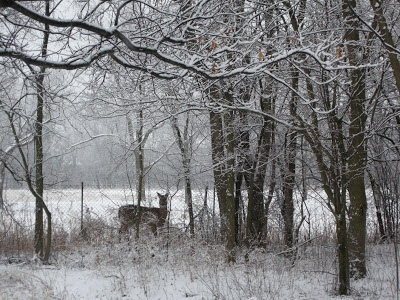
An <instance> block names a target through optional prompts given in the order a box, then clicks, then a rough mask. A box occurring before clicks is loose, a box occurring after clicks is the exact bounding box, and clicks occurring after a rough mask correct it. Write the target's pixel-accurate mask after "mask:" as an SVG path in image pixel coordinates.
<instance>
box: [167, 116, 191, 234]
mask: <svg viewBox="0 0 400 300" xmlns="http://www.w3.org/2000/svg"><path fill="white" fill-rule="evenodd" d="M171 125H172V130H173V131H174V134H175V137H176V143H177V144H178V148H179V150H180V152H181V158H182V166H183V176H184V181H185V202H186V204H187V206H188V211H189V232H190V236H191V237H194V214H193V199H192V184H191V180H190V178H191V176H190V149H189V147H190V146H189V144H190V143H189V136H188V135H189V133H188V130H189V115H188V116H187V119H186V125H185V130H184V136H183V137H182V134H181V131H180V129H179V127H178V123H177V119H176V118H175V117H172V119H171Z"/></svg>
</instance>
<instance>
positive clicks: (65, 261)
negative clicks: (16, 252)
mask: <svg viewBox="0 0 400 300" xmlns="http://www.w3.org/2000/svg"><path fill="white" fill-rule="evenodd" d="M170 192H171V193H170V195H171V197H172V199H171V205H172V212H171V220H170V222H171V225H172V227H170V229H169V232H167V231H161V232H160V233H159V235H158V236H157V237H154V236H153V235H152V234H151V233H149V232H146V231H145V230H144V231H142V234H141V238H140V239H139V240H135V239H134V238H131V240H130V241H122V242H121V241H119V240H118V237H117V236H116V234H115V232H116V229H117V228H118V220H117V219H116V214H117V208H118V206H119V205H123V204H126V203H131V202H132V195H131V194H130V193H133V194H135V193H134V192H132V191H127V190H116V189H101V190H99V189H85V191H84V207H85V220H86V221H90V220H89V219H88V217H89V216H92V217H93V219H92V221H91V222H89V223H87V224H89V225H88V226H87V230H88V231H90V232H91V233H92V235H90V236H92V237H94V238H93V239H92V240H90V241H89V242H88V241H82V240H80V239H77V238H76V236H75V238H72V237H71V236H73V235H74V234H75V235H76V228H79V222H80V204H81V203H80V191H79V190H74V189H70V190H68V189H65V190H48V191H46V194H45V201H46V203H47V204H48V206H49V209H50V210H51V211H52V213H53V217H54V219H53V221H54V229H55V230H61V229H63V230H64V231H65V232H69V233H70V236H69V237H68V235H66V237H65V239H66V240H65V241H64V240H63V239H62V238H63V237H58V239H61V240H58V239H57V238H56V240H55V241H54V245H55V249H54V250H53V253H52V259H51V265H41V264H40V263H38V262H37V261H36V260H34V259H31V257H32V254H31V253H28V254H25V255H26V256H24V254H20V256H19V257H17V258H14V259H11V260H13V261H14V262H13V263H9V261H10V257H9V256H7V257H5V256H4V257H1V256H0V299H139V300H140V299H193V300H200V299H229V300H230V299H233V300H234V299H240V300H245V299H249V300H261V299H310V300H311V299H393V298H395V296H396V272H395V263H394V262H395V258H394V249H393V245H390V244H389V245H368V246H367V250H368V252H367V259H368V262H367V267H368V275H367V277H366V278H365V279H362V280H358V281H354V282H352V284H351V296H348V297H339V296H337V293H336V290H335V288H336V285H337V269H336V268H337V258H336V255H335V251H336V250H335V249H336V246H335V241H334V239H333V238H332V237H333V236H334V222H333V217H332V214H331V213H330V212H329V211H328V209H327V208H326V205H325V204H324V201H323V199H324V198H325V197H324V194H323V193H322V192H321V191H310V192H309V197H308V200H307V210H308V211H310V212H311V214H310V215H309V216H308V217H309V218H308V219H307V220H308V222H309V223H308V224H304V226H303V229H302V235H301V236H302V237H303V235H304V236H307V235H308V234H309V235H310V236H311V237H312V238H313V240H312V241H310V242H305V243H301V246H300V248H299V251H298V254H297V257H296V261H295V264H294V265H292V260H291V259H289V258H285V257H284V256H283V255H280V254H279V253H280V252H281V251H282V250H283V248H282V246H280V244H278V243H277V244H274V236H273V234H271V236H270V237H269V239H270V240H271V241H270V243H269V245H268V246H267V247H266V249H265V250H262V251H261V250H257V251H253V252H251V253H249V261H248V262H246V261H245V259H244V257H245V251H246V249H245V248H244V247H243V248H240V249H238V252H237V263H236V264H227V263H226V262H225V256H224V254H225V251H224V246H223V245H221V244H215V243H214V244H213V243H206V242H205V241H204V240H201V239H194V240H191V239H189V238H188V236H187V234H185V233H184V232H183V231H182V228H183V226H184V225H187V214H186V213H185V210H184V207H185V203H184V194H183V192H182V191H178V192H177V193H174V192H172V191H170ZM5 195H6V197H7V198H6V199H7V205H8V209H9V210H10V211H12V212H13V216H14V218H15V219H16V221H18V222H20V224H24V225H26V226H27V227H26V228H31V229H30V230H32V226H33V207H34V199H33V198H32V196H31V195H30V194H29V192H28V191H23V190H6V193H5ZM193 196H194V204H195V205H194V207H195V210H196V213H197V212H198V211H199V210H200V209H201V207H202V201H203V199H204V195H203V194H202V193H201V192H200V191H197V192H195V193H194V195H193ZM299 197H300V196H299V195H296V199H297V198H299ZM210 198H211V197H210ZM369 198H371V197H370V196H369ZM209 200H210V199H209ZM295 204H296V211H297V212H298V211H299V210H300V209H299V205H300V203H299V202H298V199H297V200H296V202H295ZM146 205H148V206H158V200H157V197H156V191H150V193H149V195H148V197H147V202H146ZM211 207H212V203H209V208H211ZM87 211H89V212H90V215H89V216H88V215H87ZM216 214H218V212H216ZM185 215H186V216H185ZM369 215H370V217H369V222H368V223H369V227H368V228H369V229H368V230H369V232H370V233H372V232H374V231H375V230H376V224H374V221H373V220H374V212H373V205H372V204H371V205H370V211H369ZM298 218H299V216H298V215H297V216H296V220H297V221H298ZM96 220H103V221H102V222H103V223H101V224H100V223H99V226H104V225H106V228H108V229H111V232H110V233H107V232H105V231H104V230H99V228H97V227H96V226H97V225H96V224H97V223H96V222H95V221H96ZM269 220H270V223H269V228H270V231H271V232H274V230H278V229H277V228H280V226H281V225H280V224H279V213H276V215H275V214H274V213H273V211H271V216H270V218H269ZM60 228H61V229H60ZM74 228H75V231H74ZM100 229H101V228H100ZM103 229H104V228H103ZM96 230H99V232H98V233H97V232H96ZM64 244H65V245H64Z"/></svg>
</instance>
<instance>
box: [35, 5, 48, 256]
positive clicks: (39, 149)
mask: <svg viewBox="0 0 400 300" xmlns="http://www.w3.org/2000/svg"><path fill="white" fill-rule="evenodd" d="M45 15H46V16H50V4H49V1H48V0H47V1H46V12H45ZM49 30H50V27H49V25H47V24H46V25H45V31H44V37H43V44H42V53H41V56H42V58H43V59H46V56H47V46H48V42H49V35H50V31H49ZM45 72H46V68H44V67H41V68H40V71H39V74H38V75H37V76H36V91H37V104H36V122H35V138H34V143H35V186H36V194H37V195H36V208H35V242H34V245H35V247H34V248H35V254H36V255H38V256H39V257H40V258H41V259H43V257H44V255H43V254H44V253H43V242H44V241H43V234H44V232H43V230H44V228H43V205H42V202H43V183H44V180H43V106H44V93H45V89H44V78H45ZM47 230H48V231H49V230H50V231H51V226H50V228H48V229H47ZM48 235H49V234H48Z"/></svg>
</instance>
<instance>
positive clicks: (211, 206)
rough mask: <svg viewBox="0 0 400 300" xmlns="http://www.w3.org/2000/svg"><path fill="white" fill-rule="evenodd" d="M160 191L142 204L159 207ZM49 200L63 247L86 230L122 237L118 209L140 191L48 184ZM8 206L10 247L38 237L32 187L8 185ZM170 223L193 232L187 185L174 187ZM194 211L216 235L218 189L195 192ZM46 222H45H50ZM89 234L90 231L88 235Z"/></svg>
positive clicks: (5, 226)
mask: <svg viewBox="0 0 400 300" xmlns="http://www.w3.org/2000/svg"><path fill="white" fill-rule="evenodd" d="M157 192H160V193H163V191H157V190H149V191H147V192H146V194H145V199H144V200H142V203H141V206H146V207H159V200H158V196H157ZM43 198H44V201H45V203H46V205H47V207H48V209H49V211H50V212H51V214H52V229H53V230H52V232H53V239H54V245H53V248H54V247H56V248H57V247H61V245H64V244H66V243H68V242H69V241H70V240H71V238H72V237H77V236H82V234H84V235H85V236H86V238H90V239H92V240H98V239H101V238H105V237H106V238H107V239H110V238H116V237H118V229H119V227H120V221H119V219H118V209H119V208H120V207H121V206H123V205H127V204H137V200H136V192H135V191H134V190H132V189H131V188H130V187H126V186H120V187H110V188H109V187H108V188H100V187H87V186H84V184H82V185H80V186H73V187H72V186H69V187H62V188H52V189H47V190H45V192H44V196H43ZM3 200H4V206H3V209H2V210H1V213H0V235H2V236H1V237H0V243H3V244H4V243H5V242H7V243H8V244H10V247H9V248H10V251H11V250H13V249H14V250H15V249H16V248H18V249H19V248H24V245H21V240H22V239H23V237H25V238H26V239H28V240H29V241H27V243H28V244H29V242H30V243H31V242H32V240H33V234H34V226H35V203H36V200H35V198H34V196H33V195H32V194H31V193H30V191H29V190H28V189H22V188H21V189H6V190H5V191H4V193H3ZM168 210H169V214H168V226H169V227H170V228H173V229H174V230H178V231H179V232H180V233H182V234H188V231H189V229H188V227H189V213H188V205H187V204H186V203H185V195H184V192H183V191H180V190H178V191H175V192H171V191H170V192H169V197H168ZM193 212H194V216H195V224H196V233H197V234H200V235H202V236H203V237H204V238H207V239H209V238H211V237H212V238H217V235H218V224H219V220H218V214H219V212H218V205H217V203H216V200H215V195H212V194H211V195H210V193H209V192H208V190H207V189H205V190H203V191H194V192H193ZM45 224H46V222H45ZM88 236H89V237H88Z"/></svg>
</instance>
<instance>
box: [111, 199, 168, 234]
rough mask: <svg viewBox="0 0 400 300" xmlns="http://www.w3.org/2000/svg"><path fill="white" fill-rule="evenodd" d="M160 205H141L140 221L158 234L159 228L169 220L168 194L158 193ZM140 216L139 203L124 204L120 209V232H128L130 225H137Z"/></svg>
mask: <svg viewBox="0 0 400 300" xmlns="http://www.w3.org/2000/svg"><path fill="white" fill-rule="evenodd" d="M157 195H158V198H159V204H160V207H145V206H140V215H141V218H140V223H141V224H146V225H147V226H149V227H150V230H151V232H153V234H155V235H157V229H158V228H160V227H162V226H164V224H165V221H166V220H167V215H168V209H167V204H168V203H167V199H168V194H165V195H162V194H159V193H157ZM138 218H139V211H138V206H137V205H133V204H130V205H124V206H121V207H120V208H119V209H118V219H119V221H120V223H121V227H120V228H119V233H120V234H126V233H127V232H128V230H129V228H130V227H133V226H135V225H136V222H137V221H138Z"/></svg>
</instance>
